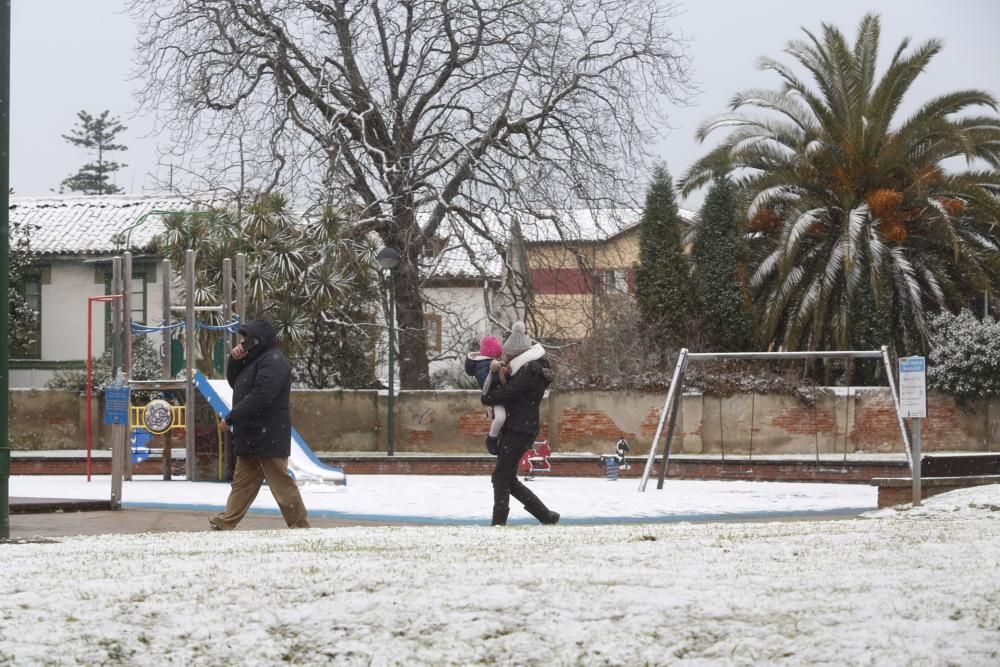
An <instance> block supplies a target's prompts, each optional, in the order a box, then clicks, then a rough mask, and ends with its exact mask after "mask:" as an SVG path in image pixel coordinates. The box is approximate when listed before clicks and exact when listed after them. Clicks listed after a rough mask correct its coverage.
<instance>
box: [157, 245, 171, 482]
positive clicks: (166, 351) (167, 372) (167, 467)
mask: <svg viewBox="0 0 1000 667" xmlns="http://www.w3.org/2000/svg"><path fill="white" fill-rule="evenodd" d="M160 266H161V267H162V268H161V269H160V272H161V274H162V275H161V277H160V281H161V282H162V283H163V286H162V287H163V298H162V301H163V324H164V326H170V317H171V313H170V282H171V273H170V260H169V259H165V260H163V262H162V264H161V265H160ZM171 331H172V329H167V330H166V331H164V332H163V369H162V373H161V374H162V376H163V379H164V380H170V379H171V378H172V373H171V370H172V369H171V367H172V366H173V363H174V360H173V356H172V355H173V350H172V349H171V346H172V345H173V336H172V335H171V333H170V332H171ZM173 440H174V437H173V429H170V430H169V431H167V432H166V433H164V434H163V453H162V459H163V462H162V466H163V479H164V481H167V482H169V481H170V478H171V476H172V474H173V470H172V468H173V466H172V463H173V456H174V454H173V449H174V447H173V445H174V443H173Z"/></svg>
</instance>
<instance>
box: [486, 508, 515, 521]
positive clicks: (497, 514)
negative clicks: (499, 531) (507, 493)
mask: <svg viewBox="0 0 1000 667" xmlns="http://www.w3.org/2000/svg"><path fill="white" fill-rule="evenodd" d="M508 514H510V507H494V508H493V521H492V523H490V525H491V526H506V525H507V515H508Z"/></svg>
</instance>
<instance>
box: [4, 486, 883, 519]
mask: <svg viewBox="0 0 1000 667" xmlns="http://www.w3.org/2000/svg"><path fill="white" fill-rule="evenodd" d="M93 480H94V481H92V482H90V483H88V482H87V481H86V478H85V477H73V476H52V477H43V476H34V475H21V476H16V477H11V480H10V485H11V489H10V494H11V496H15V497H25V498H84V499H105V498H109V497H110V496H111V491H110V489H111V482H110V478H109V477H107V476H104V477H94V478H93ZM638 484H639V483H638V480H635V479H619V480H618V481H617V482H609V481H607V480H606V479H603V478H600V477H593V478H571V477H552V478H547V477H538V478H537V479H535V480H534V481H531V482H528V486H529V487H530V488H531V489H533V490H534V491H535V493H537V494H538V496H539V497H540V498H541V499H542V500H543V501H544V502H545V503H547V504H548V505H549V507H551V508H552V509H554V510H556V511H557V512H559V513H561V514H562V516H563V519H562V521H563V522H565V523H568V524H573V523H590V524H594V523H626V522H630V521H639V522H649V521H698V520H702V521H705V520H719V519H736V520H738V519H757V518H763V517H770V518H780V517H786V516H806V515H818V516H822V515H829V514H840V515H845V514H860V513H861V512H864V511H867V510H872V509H874V508H875V506H876V496H877V492H876V489H875V487H872V486H869V485H867V484H789V483H779V482H748V481H704V482H703V481H688V480H669V481H668V483H667V484H666V485H665V486H664V488H663V489H662V490H659V491H657V490H656V480H655V479H654V480H651V481H650V483H649V484H648V486H647V490H646V492H645V493H638V492H637V489H638ZM301 490H302V497H303V500H304V501H305V504H306V507H307V508H309V513H310V515H311V516H314V517H320V516H322V517H328V518H339V519H357V520H366V521H387V522H402V523H406V522H418V523H444V524H449V525H461V524H484V523H488V522H489V516H490V508H491V507H492V506H493V490H492V487H491V486H490V480H489V477H488V476H483V475H475V476H466V477H462V476H446V475H442V476H424V475H350V476H348V483H347V486H339V487H338V486H332V485H331V486H322V485H315V484H313V485H306V486H304V487H302V489H301ZM228 494H229V484H225V483H211V482H197V483H191V482H184V481H171V482H164V481H162V480H160V479H159V478H158V477H155V476H150V477H136V479H135V481H133V482H126V483H125V487H124V490H123V493H122V495H123V498H124V502H125V506H126V507H164V508H166V507H170V508H194V509H204V510H205V511H206V512H208V511H210V510H218V509H221V508H222V507H224V506H225V503H226V496H227V495H228ZM511 505H512V510H511V523H513V524H534V523H536V522H535V520H534V519H533V518H532V517H531V516H530V515H529V514H528V513H527V512H525V511H524V510H523V509H522V508H521V506H520V505H519V504H518V503H517V502H516V501H512V503H511ZM277 507H278V506H277V505H276V504H275V502H274V498H272V497H271V494H270V493H269V492H268V490H267V488H266V487H265V488H264V489H262V490H261V493H260V494H259V495H258V496H257V499H256V501H254V505H253V508H254V511H261V512H270V513H274V514H277V513H278V509H277Z"/></svg>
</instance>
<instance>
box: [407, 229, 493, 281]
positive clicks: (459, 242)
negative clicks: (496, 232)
mask: <svg viewBox="0 0 1000 667" xmlns="http://www.w3.org/2000/svg"><path fill="white" fill-rule="evenodd" d="M449 222H450V225H449V224H445V225H442V226H441V228H440V231H439V233H438V236H439V237H440V238H441V243H442V245H443V248H442V249H441V251H440V253H439V254H437V255H436V256H434V257H424V258H421V260H420V273H421V275H422V276H423V277H424V279H425V280H444V281H447V280H455V279H458V280H470V279H471V280H486V279H494V278H499V277H500V276H501V274H502V271H503V259H502V257H501V255H500V254H499V253H497V251H496V248H494V247H493V245H492V244H490V243H489V242H487V241H486V240H485V239H483V238H482V237H481V236H479V235H477V234H475V233H474V232H473V231H471V230H470V229H468V228H466V227H465V226H464V225H463V224H462V223H461V222H459V221H458V220H450V221H449ZM445 234H447V235H448V236H447V238H445ZM500 239H501V243H502V244H506V234H503V235H502V236H500Z"/></svg>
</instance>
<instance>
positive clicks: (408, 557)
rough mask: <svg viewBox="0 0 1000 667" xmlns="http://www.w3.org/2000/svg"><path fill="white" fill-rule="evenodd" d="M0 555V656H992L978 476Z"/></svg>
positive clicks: (22, 660)
mask: <svg viewBox="0 0 1000 667" xmlns="http://www.w3.org/2000/svg"><path fill="white" fill-rule="evenodd" d="M552 481H556V480H552ZM609 484H610V483H609ZM553 486H555V485H553ZM627 486H629V487H632V485H631V484H629V485H627ZM540 492H542V493H543V494H544V495H546V496H547V497H553V496H555V493H554V492H551V491H550V490H548V489H545V490H542V489H540ZM633 493H634V491H633ZM344 497H347V496H346V495H345V496H344ZM584 504H585V503H584ZM559 509H560V510H562V509H567V510H569V509H570V508H569V507H559ZM477 511H479V508H477ZM0 559H2V560H0V562H2V563H3V577H2V579H0V664H8V663H10V664H17V665H33V664H67V663H72V664H108V663H111V664H119V663H124V664H135V665H161V664H175V665H222V664H261V665H271V664H279V663H282V662H289V663H293V664H345V665H353V664H358V665H369V664H374V665H412V664H430V665H466V664H481V663H499V664H519V665H580V664H583V665H592V664H596V665H604V664H615V665H641V664H673V663H676V662H679V661H681V660H685V661H689V662H691V663H693V664H705V665H717V664H744V665H758V664H769V663H785V664H816V663H820V664H851V665H854V664H883V665H903V664H917V665H939V664H940V665H946V664H947V665H991V664H998V663H1000V569H998V568H1000V486H998V485H994V486H989V487H979V488H975V489H968V490H964V491H956V492H953V493H950V494H946V495H942V496H937V497H935V498H931V499H929V500H928V501H926V504H925V505H924V507H922V508H919V509H915V510H905V509H904V510H882V511H879V512H873V513H869V514H867V515H865V517H864V518H860V519H849V520H837V521H789V522H777V521H771V522H760V523H697V524H692V523H654V524H646V525H642V524H627V525H590V526H572V525H570V526H554V527H549V526H530V527H528V526H517V527H508V528H489V527H485V526H423V527H420V526H405V527H364V528H342V529H327V530H310V531H287V530H286V531H272V532H252V531H243V532H240V531H236V532H231V533H214V532H205V533H183V534H180V533H165V534H157V535H137V536H101V537H81V538H71V539H66V540H64V541H63V542H61V543H58V544H6V545H0Z"/></svg>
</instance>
